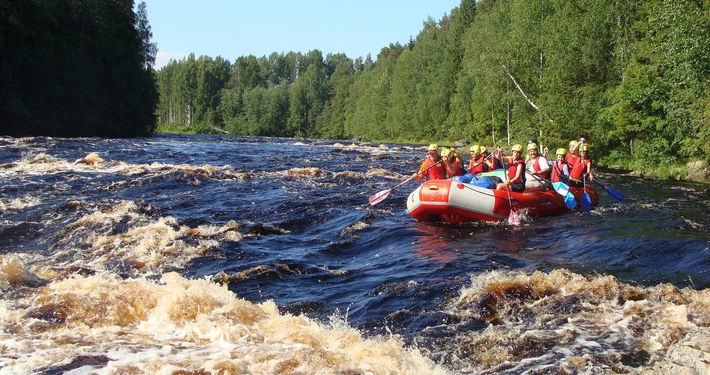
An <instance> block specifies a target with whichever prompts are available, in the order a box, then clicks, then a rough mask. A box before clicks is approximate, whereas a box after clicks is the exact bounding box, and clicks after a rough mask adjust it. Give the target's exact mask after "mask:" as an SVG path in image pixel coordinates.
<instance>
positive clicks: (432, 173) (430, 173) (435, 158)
mask: <svg viewBox="0 0 710 375" xmlns="http://www.w3.org/2000/svg"><path fill="white" fill-rule="evenodd" d="M428 153H429V154H428V155H427V158H426V159H425V160H424V162H423V163H422V165H421V167H419V172H417V173H415V174H414V178H415V179H416V180H417V181H421V180H422V179H424V178H426V179H427V180H444V179H446V174H445V169H446V168H445V167H444V165H443V162H442V161H443V160H441V157H440V156H439V145H437V144H436V143H432V144H430V145H429V151H428ZM430 167H431V168H430ZM427 168H428V169H427Z"/></svg>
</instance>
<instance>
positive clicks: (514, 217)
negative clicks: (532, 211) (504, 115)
mask: <svg viewBox="0 0 710 375" xmlns="http://www.w3.org/2000/svg"><path fill="white" fill-rule="evenodd" d="M498 151H500V149H499V150H498ZM500 161H501V163H503V170H507V169H508V168H506V167H505V159H504V158H503V155H501V157H500ZM523 173H525V172H524V171H523ZM505 190H506V191H507V192H508V206H509V207H510V214H508V224H510V225H520V218H518V214H517V213H515V211H513V200H512V199H510V186H508V184H507V183H506V184H505Z"/></svg>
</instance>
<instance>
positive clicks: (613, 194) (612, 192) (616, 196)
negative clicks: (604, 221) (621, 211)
mask: <svg viewBox="0 0 710 375" xmlns="http://www.w3.org/2000/svg"><path fill="white" fill-rule="evenodd" d="M606 192H607V194H609V198H611V199H613V200H614V201H616V202H621V201H623V200H624V194H621V193H620V192H619V191H618V190H616V189H612V188H606Z"/></svg>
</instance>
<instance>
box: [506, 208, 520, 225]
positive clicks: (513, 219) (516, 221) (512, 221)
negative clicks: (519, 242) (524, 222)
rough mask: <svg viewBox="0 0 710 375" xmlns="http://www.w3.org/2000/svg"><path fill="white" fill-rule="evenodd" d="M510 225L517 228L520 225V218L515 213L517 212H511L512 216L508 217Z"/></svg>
mask: <svg viewBox="0 0 710 375" xmlns="http://www.w3.org/2000/svg"><path fill="white" fill-rule="evenodd" d="M508 224H510V225H515V226H519V225H520V218H519V217H518V214H517V213H515V211H513V210H510V214H509V215H508Z"/></svg>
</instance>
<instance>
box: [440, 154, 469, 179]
mask: <svg viewBox="0 0 710 375" xmlns="http://www.w3.org/2000/svg"><path fill="white" fill-rule="evenodd" d="M441 164H443V165H444V167H445V170H446V173H448V175H449V177H454V176H463V175H464V174H465V173H466V171H464V170H463V168H461V167H459V162H458V160H457V158H454V160H453V161H452V162H451V167H452V168H449V165H448V164H446V163H444V162H442V163H441Z"/></svg>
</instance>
